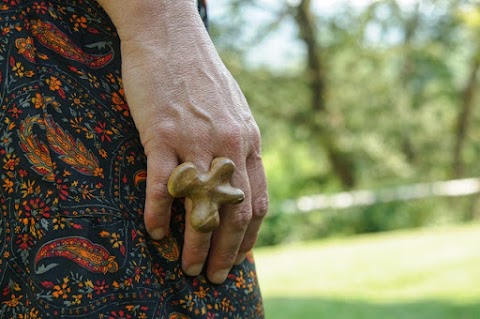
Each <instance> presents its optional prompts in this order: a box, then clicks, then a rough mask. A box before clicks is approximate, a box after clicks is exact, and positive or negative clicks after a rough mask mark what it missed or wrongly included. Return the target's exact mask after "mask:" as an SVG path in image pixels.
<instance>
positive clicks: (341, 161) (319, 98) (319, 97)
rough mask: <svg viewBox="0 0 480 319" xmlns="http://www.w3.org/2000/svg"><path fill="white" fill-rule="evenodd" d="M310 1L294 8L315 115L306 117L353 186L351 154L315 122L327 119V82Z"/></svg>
mask: <svg viewBox="0 0 480 319" xmlns="http://www.w3.org/2000/svg"><path fill="white" fill-rule="evenodd" d="M310 3H311V2H310V0H302V1H301V2H300V3H299V4H298V5H297V6H296V7H295V8H294V9H295V21H296V23H297V26H298V29H299V33H300V38H301V40H302V41H303V42H304V44H305V46H306V48H307V74H308V76H309V82H310V87H311V92H312V100H311V108H312V111H313V113H314V114H315V116H311V117H308V118H306V119H305V121H306V122H307V123H309V124H310V126H311V131H312V132H316V134H318V137H319V141H320V143H321V145H322V147H323V148H324V149H325V151H326V152H327V157H328V160H329V162H330V165H331V167H332V169H333V171H334V173H335V175H336V176H337V177H338V178H339V179H340V181H341V183H342V186H343V187H345V188H352V187H353V186H354V185H355V182H356V181H355V175H354V165H353V159H352V157H351V156H350V155H349V154H348V153H347V152H345V151H343V150H342V149H341V148H340V146H339V145H338V143H337V141H336V138H335V135H334V134H333V132H332V131H331V130H330V129H329V128H328V127H326V125H325V124H322V123H323V121H315V119H316V118H322V117H323V118H327V117H328V110H327V107H326V98H325V96H326V81H325V74H324V66H323V65H322V59H321V48H320V46H319V44H318V41H317V31H316V26H315V19H314V17H313V14H312V12H311V6H310Z"/></svg>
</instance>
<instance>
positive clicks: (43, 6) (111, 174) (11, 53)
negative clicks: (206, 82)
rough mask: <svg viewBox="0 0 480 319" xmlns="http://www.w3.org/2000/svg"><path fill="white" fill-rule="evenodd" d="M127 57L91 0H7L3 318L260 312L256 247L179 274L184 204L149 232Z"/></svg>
mask: <svg viewBox="0 0 480 319" xmlns="http://www.w3.org/2000/svg"><path fill="white" fill-rule="evenodd" d="M201 12H203V13H204V12H205V10H204V9H203V8H202V10H201ZM119 52H120V50H119V39H118V37H117V35H116V32H115V28H114V27H113V25H112V24H111V22H110V20H109V19H108V17H107V15H106V14H105V12H104V11H103V10H102V9H101V8H100V7H99V6H98V4H97V3H96V2H95V1H93V0H89V1H85V0H84V1H82V0H78V1H73V0H72V1H40V0H39V1H19V0H0V107H1V109H0V158H1V162H0V177H1V178H0V207H1V214H2V215H1V217H0V318H2V319H7V318H18V319H20V318H22V319H34V318H42V319H44V318H99V319H103V318H105V319H107V318H108V319H113V318H168V319H179V318H184V319H185V318H248V319H253V318H263V308H262V303H261V296H260V292H259V289H258V283H257V279H256V273H255V268H254V263H253V260H252V258H251V256H249V257H248V258H247V260H246V261H245V262H244V263H243V264H242V265H240V266H236V267H235V268H234V269H233V270H232V272H231V274H230V275H229V276H228V279H227V281H226V282H225V283H224V284H223V285H213V284H210V283H209V282H208V281H207V280H206V278H205V276H203V275H200V276H197V277H188V276H185V275H184V274H183V273H182V270H181V263H180V259H179V258H180V255H181V247H182V243H183V229H184V211H183V207H182V205H181V204H180V203H178V202H177V203H176V205H175V206H174V209H173V211H172V214H173V218H172V224H171V234H170V235H169V236H168V237H167V238H165V239H163V240H161V241H154V240H152V239H151V238H150V237H149V236H148V235H147V233H146V231H145V226H144V224H143V216H142V214H143V205H144V200H145V179H146V165H145V164H146V159H145V155H144V153H143V149H142V146H141V144H140V142H139V137H138V134H137V131H136V129H135V126H134V123H133V121H132V119H131V117H130V113H129V108H128V106H127V104H126V102H125V97H124V93H123V89H122V79H121V74H120V64H121V59H120V55H119Z"/></svg>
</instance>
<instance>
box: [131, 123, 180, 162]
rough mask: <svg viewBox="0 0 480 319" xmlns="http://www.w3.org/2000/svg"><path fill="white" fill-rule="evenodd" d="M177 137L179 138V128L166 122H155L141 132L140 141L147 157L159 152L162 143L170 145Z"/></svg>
mask: <svg viewBox="0 0 480 319" xmlns="http://www.w3.org/2000/svg"><path fill="white" fill-rule="evenodd" d="M175 136H178V127H177V126H176V125H175V123H173V122H171V121H166V120H159V121H154V122H153V123H151V124H150V125H148V126H147V127H146V128H144V129H143V130H142V131H140V139H141V142H142V146H143V148H144V151H145V154H146V155H147V157H148V155H149V154H150V153H151V152H155V151H156V150H158V145H159V144H160V143H162V144H166V145H168V144H169V141H170V140H172V139H174V137H175Z"/></svg>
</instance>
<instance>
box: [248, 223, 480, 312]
mask: <svg viewBox="0 0 480 319" xmlns="http://www.w3.org/2000/svg"><path fill="white" fill-rule="evenodd" d="M255 254H256V262H257V269H258V274H259V278H260V285H261V288H262V291H263V296H264V300H265V308H266V314H267V319H283V318H285V319H287V318H288V319H297V318H298V319H306V318H314V319H317V318H328V319H330V318H332V319H447V318H448V319H480V225H478V224H475V225H466V226H456V227H443V228H436V229H422V230H414V231H401V232H390V233H382V234H375V235H365V236H356V237H351V238H346V239H337V240H325V241H318V242H310V243H306V244H305V243H304V244H297V245H292V246H285V247H279V248H260V249H257V250H256V253H255Z"/></svg>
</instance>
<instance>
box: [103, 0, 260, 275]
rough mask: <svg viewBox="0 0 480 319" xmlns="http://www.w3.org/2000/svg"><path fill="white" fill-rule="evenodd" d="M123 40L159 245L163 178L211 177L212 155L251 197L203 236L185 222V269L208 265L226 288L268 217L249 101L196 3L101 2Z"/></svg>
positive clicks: (151, 225) (165, 206)
mask: <svg viewBox="0 0 480 319" xmlns="http://www.w3.org/2000/svg"><path fill="white" fill-rule="evenodd" d="M98 2H99V3H100V4H101V5H102V6H103V8H104V9H105V11H106V12H107V14H108V15H109V16H110V17H111V19H112V21H113V23H114V24H115V26H116V28H117V32H118V34H119V36H120V39H121V43H122V44H121V55H122V76H123V83H124V89H125V95H126V98H127V102H128V104H129V107H130V111H131V114H132V118H133V120H134V122H135V125H136V127H137V129H138V131H139V134H140V138H141V141H142V144H143V146H144V149H145V154H146V156H147V170H148V177H147V190H146V203H145V213H144V216H145V225H146V227H147V231H148V232H149V234H150V235H151V236H152V237H153V238H155V239H160V238H161V237H163V236H164V235H165V234H166V233H167V232H168V228H169V224H170V209H171V205H172V201H173V198H172V197H171V196H170V195H169V193H168V191H167V186H166V185H167V180H168V177H169V176H170V174H171V173H172V171H173V170H174V169H175V168H176V167H177V166H178V165H179V164H181V163H183V162H192V163H194V164H195V165H196V166H197V167H198V169H199V171H202V172H207V171H208V170H209V168H210V164H211V163H212V160H213V159H214V158H216V157H227V158H230V159H231V160H232V161H233V162H234V163H235V166H236V170H235V172H234V174H233V177H232V185H233V186H234V187H237V188H239V189H241V190H242V191H243V192H244V193H245V200H244V201H243V202H242V203H241V204H238V205H225V206H223V207H222V208H221V209H220V226H219V228H218V229H216V230H215V231H214V232H210V233H200V232H197V231H195V230H194V229H193V227H192V225H190V224H189V222H188V220H189V217H190V216H189V215H190V213H191V207H190V205H189V202H188V201H186V211H187V224H186V229H185V243H184V247H183V253H182V267H183V269H184V271H185V273H186V274H188V275H192V276H195V275H198V274H199V273H200V272H201V271H202V269H204V268H205V267H207V268H206V269H207V276H208V278H209V280H210V281H212V282H213V283H222V282H223V281H224V280H225V279H226V277H227V275H228V272H229V271H230V269H231V267H232V266H233V265H234V264H235V263H240V262H241V261H243V259H244V258H245V255H246V253H247V252H248V251H249V250H251V249H252V247H253V246H254V244H255V241H256V239H257V236H258V231H259V229H260V225H261V223H262V220H263V218H264V216H265V214H266V212H267V209H268V195H267V190H266V178H265V172H264V168H263V163H262V160H261V151H260V133H259V130H258V126H257V124H256V122H255V120H254V118H253V116H252V114H251V111H250V108H249V106H248V103H247V101H246V99H245V97H244V95H243V93H242V91H241V90H240V88H239V87H238V85H237V83H236V81H235V80H234V79H233V77H232V76H231V74H230V72H229V71H228V70H227V68H226V67H225V65H224V64H223V62H222V61H221V59H220V57H219V56H218V53H217V51H216V49H215V47H214V46H213V43H212V42H211V40H210V37H209V35H208V34H207V32H206V30H205V27H204V26H203V22H202V21H201V19H200V16H199V15H198V12H197V6H196V2H195V1H190V0H184V1H169V0H161V1H158V0H156V1H153V0H145V1H131V0H115V1H106V0H104V1H98Z"/></svg>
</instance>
